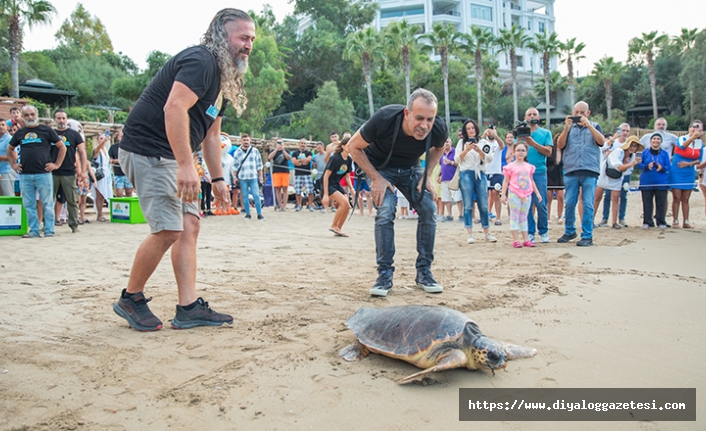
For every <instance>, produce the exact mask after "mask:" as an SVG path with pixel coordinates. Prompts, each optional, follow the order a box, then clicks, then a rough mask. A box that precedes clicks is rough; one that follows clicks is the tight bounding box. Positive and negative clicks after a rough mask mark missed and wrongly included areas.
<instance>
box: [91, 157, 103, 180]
mask: <svg viewBox="0 0 706 431" xmlns="http://www.w3.org/2000/svg"><path fill="white" fill-rule="evenodd" d="M98 160H99V161H91V166H93V168H94V171H93V174H94V175H95V176H96V181H100V180H102V179H103V178H105V172H103V166H102V165H101V164H102V162H103V154H102V153H101V154H100V155H99V156H98Z"/></svg>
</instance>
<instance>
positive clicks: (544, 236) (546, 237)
mask: <svg viewBox="0 0 706 431" xmlns="http://www.w3.org/2000/svg"><path fill="white" fill-rule="evenodd" d="M539 238H540V240H541V241H542V242H543V243H545V244H546V243H548V242H551V241H550V240H549V234H548V233H543V234H541V235H539Z"/></svg>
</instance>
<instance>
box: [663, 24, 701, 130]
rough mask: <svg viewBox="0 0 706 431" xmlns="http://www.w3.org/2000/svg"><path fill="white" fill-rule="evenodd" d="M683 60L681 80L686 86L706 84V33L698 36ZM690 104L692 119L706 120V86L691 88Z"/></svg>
mask: <svg viewBox="0 0 706 431" xmlns="http://www.w3.org/2000/svg"><path fill="white" fill-rule="evenodd" d="M683 58H684V60H683V61H684V67H683V68H682V71H681V74H680V80H681V81H682V82H683V83H685V84H688V83H690V82H695V83H701V82H706V31H704V30H702V31H700V32H699V33H698V34H697V35H696V39H695V41H694V45H693V47H691V48H690V49H689V50H688V51H687V52H685V53H684V57H683ZM685 86H686V85H685ZM686 87H687V88H688V86H686ZM692 89H693V91H692ZM692 94H693V95H692ZM689 103H690V112H689V114H690V117H691V118H706V86H704V85H694V86H693V87H692V88H690V89H689ZM670 124H671V123H670Z"/></svg>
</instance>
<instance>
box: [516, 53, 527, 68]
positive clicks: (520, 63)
mask: <svg viewBox="0 0 706 431" xmlns="http://www.w3.org/2000/svg"><path fill="white" fill-rule="evenodd" d="M523 63H524V62H523V61H522V56H521V55H518V56H517V67H525V66H524V64H523Z"/></svg>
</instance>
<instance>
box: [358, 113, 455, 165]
mask: <svg viewBox="0 0 706 431" xmlns="http://www.w3.org/2000/svg"><path fill="white" fill-rule="evenodd" d="M404 108H405V107H404V106H403V105H388V106H384V107H382V108H380V110H378V111H377V112H376V113H375V114H374V115H373V116H372V117H370V119H369V120H368V121H367V122H366V123H365V124H363V126H362V127H361V128H360V136H361V137H362V138H363V139H364V140H365V142H367V143H369V144H370V145H369V146H368V147H367V148H366V149H365V154H366V155H367V156H368V159H370V163H372V164H373V166H374V167H375V168H378V167H379V166H381V165H382V164H383V163H384V162H385V159H387V156H388V154H389V153H390V148H391V147H392V137H393V136H394V134H395V129H396V128H397V127H398V125H399V132H398V133H397V142H396V143H395V145H394V147H392V148H393V150H392V157H391V158H390V162H389V163H388V164H387V166H386V167H387V168H410V167H412V166H416V165H418V164H419V158H420V157H421V156H422V155H423V154H424V150H425V149H426V138H425V139H423V140H421V141H419V140H417V139H415V138H414V137H413V136H407V135H405V133H404V130H402V121H403V119H404V112H403V111H404ZM447 136H448V128H447V127H446V123H445V122H444V121H443V120H442V119H441V118H439V117H436V118H435V120H434V126H433V127H432V130H431V146H432V147H435V148H443V146H444V143H445V142H446V137H447Z"/></svg>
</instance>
